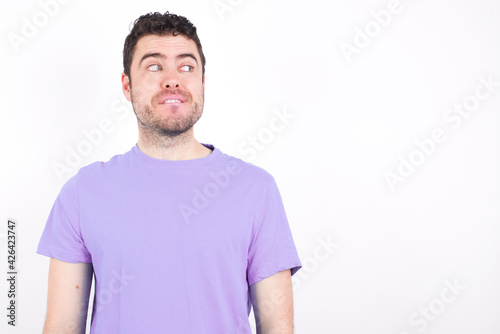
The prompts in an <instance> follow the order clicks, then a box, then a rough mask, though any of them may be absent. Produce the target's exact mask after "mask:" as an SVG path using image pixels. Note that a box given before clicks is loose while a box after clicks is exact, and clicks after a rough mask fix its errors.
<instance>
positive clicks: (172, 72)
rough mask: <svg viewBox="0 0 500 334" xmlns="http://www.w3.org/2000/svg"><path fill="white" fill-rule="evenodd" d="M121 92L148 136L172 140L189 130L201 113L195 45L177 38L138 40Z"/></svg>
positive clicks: (201, 81) (201, 86) (200, 80)
mask: <svg viewBox="0 0 500 334" xmlns="http://www.w3.org/2000/svg"><path fill="white" fill-rule="evenodd" d="M122 88H123V92H124V94H125V97H126V98H127V100H129V101H131V102H132V107H133V108H134V112H135V114H136V116H137V119H138V121H139V123H140V124H141V125H142V127H143V128H144V129H145V130H147V131H148V132H152V133H155V134H158V135H163V136H170V137H172V136H176V135H179V134H181V133H184V132H186V131H188V130H190V129H191V128H192V127H193V125H194V124H195V123H196V122H197V121H198V119H199V118H200V117H201V114H202V112H203V101H204V92H205V76H204V75H203V74H202V67H201V58H200V55H199V54H198V49H197V48H196V44H195V42H193V41H192V40H190V39H187V38H185V37H184V36H181V35H177V36H157V35H146V36H143V37H141V38H140V39H139V41H138V42H137V45H136V49H135V51H134V55H133V58H132V64H131V66H130V77H128V76H127V75H125V74H122Z"/></svg>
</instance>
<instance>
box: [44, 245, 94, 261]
mask: <svg viewBox="0 0 500 334" xmlns="http://www.w3.org/2000/svg"><path fill="white" fill-rule="evenodd" d="M36 253H37V254H40V255H44V256H48V257H53V258H54V259H57V260H59V261H63V262H69V263H92V259H91V258H90V257H87V256H81V255H75V254H68V253H61V252H54V251H51V250H49V249H45V248H38V249H37V251H36Z"/></svg>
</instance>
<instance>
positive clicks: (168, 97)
mask: <svg viewBox="0 0 500 334" xmlns="http://www.w3.org/2000/svg"><path fill="white" fill-rule="evenodd" d="M167 100H179V101H181V102H186V97H184V95H182V94H167V95H163V96H162V97H161V98H160V101H159V103H160V104H161V103H165V101H167Z"/></svg>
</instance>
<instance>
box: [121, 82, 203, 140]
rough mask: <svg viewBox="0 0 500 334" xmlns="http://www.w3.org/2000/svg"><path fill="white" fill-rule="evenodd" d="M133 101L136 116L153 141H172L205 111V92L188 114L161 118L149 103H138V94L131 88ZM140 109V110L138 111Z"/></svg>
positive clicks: (190, 126)
mask: <svg viewBox="0 0 500 334" xmlns="http://www.w3.org/2000/svg"><path fill="white" fill-rule="evenodd" d="M130 93H131V102H132V108H133V110H134V113H135V116H136V117H137V121H138V123H139V124H140V125H141V127H142V130H143V131H144V132H146V133H144V134H145V135H146V136H147V137H149V138H150V139H151V140H153V141H163V140H168V141H172V140H173V139H176V138H179V139H180V137H182V135H183V134H186V133H187V132H188V131H189V130H191V129H192V128H193V126H194V125H195V124H196V122H198V120H199V119H200V117H201V115H202V113H203V104H204V99H205V96H204V93H203V92H202V93H201V94H200V95H199V96H198V101H199V103H197V102H193V104H192V108H191V110H190V111H189V113H188V114H187V115H186V116H180V117H176V116H170V117H167V118H161V117H159V116H158V115H157V114H155V112H154V110H153V109H152V108H151V106H149V105H139V104H138V103H136V101H137V98H136V97H137V95H136V94H134V92H133V91H132V90H131V91H130ZM138 111H139V112H138Z"/></svg>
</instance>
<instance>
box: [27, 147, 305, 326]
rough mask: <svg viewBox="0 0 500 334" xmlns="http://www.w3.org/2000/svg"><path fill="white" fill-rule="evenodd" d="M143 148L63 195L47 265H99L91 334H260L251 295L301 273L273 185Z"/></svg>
mask: <svg viewBox="0 0 500 334" xmlns="http://www.w3.org/2000/svg"><path fill="white" fill-rule="evenodd" d="M204 145H205V146H206V147H208V148H210V149H212V150H213V151H212V153H211V154H210V155H208V156H206V157H203V158H199V159H193V160H181V161H171V160H161V159H155V158H153V157H150V156H148V155H146V154H145V153H143V152H142V151H141V150H140V149H139V148H138V146H137V145H135V146H134V147H133V148H132V149H131V150H130V151H128V152H126V153H124V154H121V155H116V156H114V157H113V158H111V159H110V160H109V161H108V162H95V163H93V164H90V165H88V166H86V167H83V168H81V169H80V170H79V171H78V173H77V174H76V175H75V176H74V177H72V178H71V179H69V180H68V181H67V182H66V183H65V184H64V186H63V187H62V189H61V191H60V193H59V196H58V197H57V199H56V201H55V203H54V206H53V208H52V210H51V212H50V215H49V218H48V220H47V224H46V226H45V230H44V231H43V234H42V237H41V240H40V243H39V245H38V250H37V253H39V254H42V255H46V256H49V257H54V258H56V259H58V260H61V261H65V262H72V263H79V262H86V263H92V264H93V267H94V275H95V295H94V305H93V311H92V326H91V333H93V334H112V333H121V334H125V333H134V334H136V333H176V334H193V333H196V334H202V333H206V334H250V333H251V330H250V323H249V320H248V315H249V312H250V309H251V303H250V297H249V286H250V285H252V284H254V283H256V282H258V281H260V280H262V279H264V278H266V277H268V276H271V275H273V274H275V273H277V272H278V271H281V270H286V269H291V272H292V275H293V274H295V272H296V271H297V270H299V269H300V267H301V263H300V260H299V258H298V255H297V250H296V248H295V245H294V242H293V238H292V234H291V231H290V227H289V225H288V221H287V218H286V215H285V211H284V207H283V203H282V200H281V197H280V194H279V191H278V188H277V186H276V183H275V181H274V178H273V177H272V176H271V175H270V174H269V173H267V172H266V171H265V170H263V169H261V168H259V167H256V166H254V165H252V164H249V163H246V162H243V161H242V160H240V159H237V158H234V157H231V156H229V155H227V154H224V153H222V152H221V151H220V150H219V149H217V148H215V147H213V146H212V145H208V144H204Z"/></svg>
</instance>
